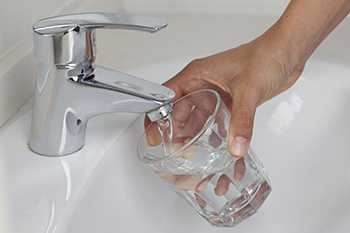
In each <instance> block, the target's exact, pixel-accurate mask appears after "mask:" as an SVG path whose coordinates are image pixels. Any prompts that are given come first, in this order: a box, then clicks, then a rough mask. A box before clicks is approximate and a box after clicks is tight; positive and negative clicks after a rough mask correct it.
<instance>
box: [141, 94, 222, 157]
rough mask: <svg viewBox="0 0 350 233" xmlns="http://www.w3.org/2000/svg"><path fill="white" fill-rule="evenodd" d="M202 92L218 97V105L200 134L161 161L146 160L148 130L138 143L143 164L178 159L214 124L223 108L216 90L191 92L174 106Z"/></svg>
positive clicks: (176, 101)
mask: <svg viewBox="0 0 350 233" xmlns="http://www.w3.org/2000/svg"><path fill="white" fill-rule="evenodd" d="M201 92H210V93H212V94H214V96H215V97H216V104H215V109H214V111H213V112H212V113H211V114H210V116H209V117H208V118H207V120H206V121H205V123H204V125H203V127H202V128H201V129H200V130H199V131H198V133H197V134H196V135H195V136H193V137H192V138H191V139H190V140H189V141H188V142H186V143H184V145H182V146H181V147H180V148H178V149H177V150H176V151H174V152H171V153H169V154H167V155H166V156H164V157H162V158H159V159H146V156H145V149H144V148H141V146H143V147H145V145H144V144H145V143H144V141H143V140H144V139H145V137H146V135H145V134H146V130H145V131H144V132H143V134H142V135H141V138H140V139H139V140H138V143H137V154H138V157H139V159H140V160H141V161H142V162H145V163H147V164H150V163H155V162H159V161H162V160H165V159H169V158H171V157H176V156H179V155H180V154H181V153H182V152H183V151H185V150H186V149H187V148H188V147H190V146H191V145H192V144H193V143H194V142H195V141H197V139H198V138H200V137H201V136H202V135H203V134H204V133H205V131H206V130H207V129H208V128H209V127H210V126H211V125H212V124H213V123H214V120H215V117H216V116H217V114H218V112H219V109H220V107H221V97H220V95H219V93H218V92H217V91H216V90H213V89H200V90H196V91H194V92H191V93H189V94H187V95H185V96H182V97H180V98H179V99H177V100H175V102H174V103H173V105H175V104H176V103H178V102H181V101H182V100H184V99H185V98H188V97H189V96H191V95H195V94H198V93H201ZM142 149H143V151H141V150H142Z"/></svg>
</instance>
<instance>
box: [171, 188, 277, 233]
mask: <svg viewBox="0 0 350 233" xmlns="http://www.w3.org/2000/svg"><path fill="white" fill-rule="evenodd" d="M176 192H177V193H178V194H179V195H180V196H182V197H183V198H184V199H185V200H186V201H187V202H188V203H189V204H190V205H191V206H192V207H193V208H194V209H195V210H196V211H197V213H198V214H199V215H201V216H202V217H204V218H205V219H206V220H207V221H208V222H209V223H210V224H212V225H213V226H217V227H233V226H235V225H237V224H238V223H240V222H242V221H243V220H244V219H246V218H248V217H250V216H251V215H253V214H254V213H256V212H257V210H258V209H259V207H260V206H261V205H262V204H263V203H264V201H265V200H266V198H267V197H268V195H269V194H270V192H271V186H270V185H269V183H268V182H267V181H262V182H257V183H255V184H252V185H250V186H249V187H247V188H245V189H244V190H243V191H242V192H241V193H242V194H241V195H240V196H238V197H237V198H235V199H232V200H231V201H230V202H227V203H226V204H225V205H224V206H223V208H222V209H221V210H220V211H215V210H214V209H215V207H214V208H213V206H209V205H208V203H206V202H205V200H204V199H201V198H200V196H199V194H198V193H196V192H191V191H180V190H177V191H176Z"/></svg>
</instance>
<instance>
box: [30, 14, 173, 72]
mask: <svg viewBox="0 0 350 233" xmlns="http://www.w3.org/2000/svg"><path fill="white" fill-rule="evenodd" d="M166 26H167V24H166V23H165V22H164V21H163V20H162V19H159V18H155V17H144V16H131V15H122V14H116V13H101V12H91V13H81V14H68V15H60V16H54V17H49V18H45V19H41V20H39V21H38V22H37V23H35V24H34V25H33V34H34V54H35V56H36V58H37V60H38V61H39V62H40V61H41V62H43V63H47V62H48V61H50V62H52V63H54V64H55V65H57V66H59V67H76V66H78V65H81V64H93V63H94V61H95V53H96V48H95V46H96V43H95V29H99V28H108V29H129V30H138V31H145V32H152V33H153V32H157V31H159V30H160V29H162V28H164V27H166Z"/></svg>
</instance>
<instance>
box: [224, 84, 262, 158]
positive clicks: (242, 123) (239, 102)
mask: <svg viewBox="0 0 350 233" xmlns="http://www.w3.org/2000/svg"><path fill="white" fill-rule="evenodd" d="M232 96H233V97H232V109H231V121H230V134H229V151H230V152H231V154H233V155H235V156H239V157H240V156H245V155H246V154H247V152H248V149H249V144H250V141H251V138H252V133H253V124H254V116H255V111H256V107H257V106H258V102H259V95H258V93H257V92H256V90H254V88H250V87H237V88H232Z"/></svg>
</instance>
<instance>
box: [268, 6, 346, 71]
mask: <svg viewBox="0 0 350 233" xmlns="http://www.w3.org/2000/svg"><path fill="white" fill-rule="evenodd" d="M349 12H350V0H292V1H291V2H290V4H289V5H288V7H287V9H286V10H285V12H284V13H283V15H282V16H281V17H280V19H279V20H278V21H277V22H276V23H275V24H274V25H273V26H272V27H271V28H270V29H269V30H268V31H267V32H266V33H265V34H269V33H270V35H268V36H270V37H272V38H271V39H272V40H274V41H276V42H277V45H278V46H280V49H281V50H282V52H283V53H285V54H284V55H283V56H285V58H286V59H287V60H286V61H285V63H286V64H287V65H288V66H290V67H293V66H296V65H298V64H300V63H305V62H306V61H307V59H308V58H309V57H310V56H311V54H312V53H313V51H314V50H315V49H316V48H317V47H318V46H319V44H320V43H321V42H322V41H323V40H324V39H325V38H326V37H327V35H328V34H329V33H330V32H331V31H332V30H333V29H334V28H335V27H336V26H337V25H338V24H339V23H340V22H341V21H342V20H343V19H344V18H345V17H346V15H347V14H348V13H349Z"/></svg>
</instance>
